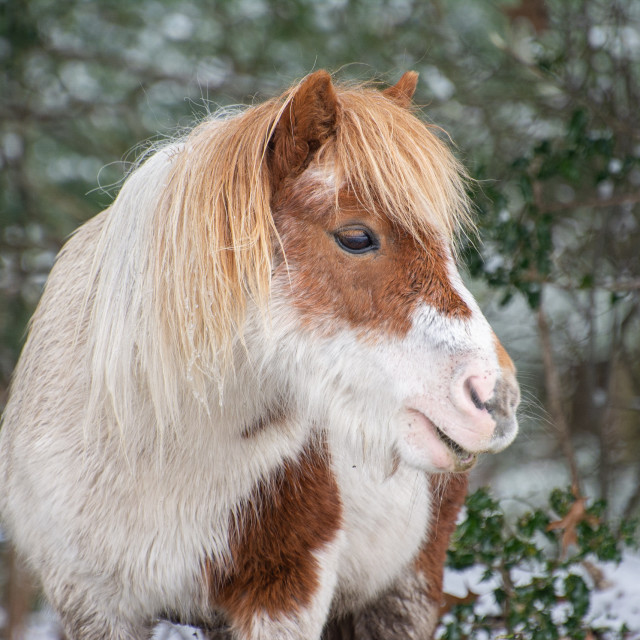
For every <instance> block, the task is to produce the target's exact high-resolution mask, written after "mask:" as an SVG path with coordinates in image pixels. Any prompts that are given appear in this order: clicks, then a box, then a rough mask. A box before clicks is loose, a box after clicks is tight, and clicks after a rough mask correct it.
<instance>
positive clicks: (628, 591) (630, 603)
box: [444, 552, 640, 640]
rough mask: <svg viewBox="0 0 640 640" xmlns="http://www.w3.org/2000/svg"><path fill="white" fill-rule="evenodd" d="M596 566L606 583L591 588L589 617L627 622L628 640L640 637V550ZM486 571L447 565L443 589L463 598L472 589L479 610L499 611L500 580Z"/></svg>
mask: <svg viewBox="0 0 640 640" xmlns="http://www.w3.org/2000/svg"><path fill="white" fill-rule="evenodd" d="M597 566H598V568H599V569H600V570H601V571H602V573H603V577H604V581H603V584H604V585H605V586H604V587H603V588H602V589H600V590H596V589H594V590H593V591H592V592H591V610H590V611H589V614H588V618H587V619H588V620H589V621H590V622H591V623H592V624H593V626H594V627H597V626H603V627H610V628H613V629H618V628H620V626H621V625H622V624H623V623H626V625H627V627H628V628H629V630H630V635H629V636H628V638H629V640H640V554H638V553H630V552H626V553H625V554H624V555H623V559H622V562H621V563H620V564H619V565H616V564H615V563H612V562H609V563H599V564H598V565H597ZM483 572H484V568H483V567H479V566H476V567H470V568H469V569H467V570H465V571H452V570H449V569H447V570H446V571H445V576H444V590H445V591H446V592H447V593H450V594H451V595H454V596H458V597H460V598H462V597H464V596H466V595H467V594H468V593H469V592H470V591H472V592H473V593H476V594H478V596H479V598H478V601H477V603H476V611H477V612H478V613H479V614H481V615H493V614H497V613H499V608H498V607H497V606H496V604H495V602H494V600H493V598H492V597H491V596H490V594H491V593H492V592H493V590H494V589H495V587H496V586H497V583H496V581H495V580H487V581H486V582H482V581H481V579H482V574H483ZM514 574H515V572H514ZM514 577H515V579H516V583H518V582H519V581H520V580H519V579H518V578H520V579H521V580H522V581H523V582H525V581H526V582H528V581H529V580H530V579H531V577H532V573H531V572H526V571H522V572H521V575H520V576H518V575H515V576H514ZM585 577H586V575H585ZM587 580H588V578H587ZM588 582H590V581H589V580H588ZM476 640H480V639H479V638H477V639H476Z"/></svg>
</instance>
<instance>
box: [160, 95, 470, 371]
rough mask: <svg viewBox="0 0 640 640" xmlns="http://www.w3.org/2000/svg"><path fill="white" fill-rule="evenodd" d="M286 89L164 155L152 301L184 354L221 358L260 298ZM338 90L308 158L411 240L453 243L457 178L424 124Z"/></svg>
mask: <svg viewBox="0 0 640 640" xmlns="http://www.w3.org/2000/svg"><path fill="white" fill-rule="evenodd" d="M296 89H297V87H293V88H292V89H290V90H289V91H287V92H286V93H285V94H283V95H282V96H280V97H279V98H276V99H273V100H270V101H268V102H265V103H263V104H260V105H257V106H253V107H249V108H247V109H246V110H245V111H244V112H242V113H240V114H239V115H235V116H233V117H230V118H226V119H222V120H221V119H217V118H215V117H214V118H213V119H211V120H208V121H206V122H203V123H202V124H201V125H200V126H198V127H197V128H196V129H194V131H193V132H192V133H191V135H190V136H189V137H188V138H187V139H186V141H185V143H184V149H183V150H182V152H181V153H180V154H179V155H178V157H177V158H176V159H175V160H174V162H173V166H172V169H171V175H170V179H169V181H168V184H167V186H166V189H165V191H164V195H163V200H162V204H161V206H160V209H161V211H162V218H163V219H162V222H161V224H159V225H158V227H157V236H156V240H155V244H156V256H157V257H158V259H159V262H158V264H157V272H156V273H157V276H156V300H157V305H158V307H157V310H158V311H159V312H162V313H163V314H166V318H167V320H168V321H169V322H170V323H171V325H172V326H171V328H170V333H171V335H173V336H180V338H181V342H182V349H183V353H184V354H185V356H186V357H187V358H190V357H192V355H193V350H194V349H195V351H196V352H197V353H209V354H213V353H215V354H216V356H217V357H223V358H224V357H226V356H227V355H229V354H228V348H229V347H230V345H232V343H233V340H234V338H236V337H237V336H239V335H241V333H242V327H243V324H244V317H245V312H246V308H247V304H248V302H249V301H253V302H255V303H256V304H257V305H258V307H260V308H264V307H265V306H266V302H267V300H268V298H269V292H270V284H271V283H270V280H271V270H272V256H273V245H274V242H276V243H277V242H278V240H277V231H276V228H275V225H274V222H273V217H272V211H271V202H270V201H271V196H272V184H271V182H270V176H269V167H268V162H267V154H268V146H269V140H270V138H271V135H272V133H273V131H274V128H275V126H276V124H277V122H278V120H279V118H280V117H281V115H282V113H283V111H284V110H285V108H286V106H287V104H288V102H289V101H290V100H291V99H292V98H293V96H294V95H295V92H296ZM336 93H337V96H338V109H339V111H338V118H337V130H336V135H335V136H333V137H332V138H330V139H329V140H328V141H327V142H326V143H325V144H324V145H323V146H322V147H321V148H320V150H319V151H318V154H317V155H316V162H318V163H320V164H323V163H326V164H327V165H329V166H331V168H332V170H333V172H334V173H335V175H336V178H337V184H338V185H344V186H346V187H351V188H352V189H353V191H354V192H355V193H357V194H358V196H359V197H360V199H361V200H362V204H363V206H364V207H365V208H366V209H367V210H369V211H384V212H385V213H386V214H387V215H389V216H390V217H391V218H392V220H394V221H395V222H397V223H398V224H400V225H401V226H402V227H404V228H405V229H406V230H407V231H408V232H409V233H411V234H412V235H414V236H415V237H416V238H417V239H418V240H420V239H421V238H423V237H430V236H433V235H438V236H440V237H444V238H446V239H447V240H448V241H449V242H451V243H452V245H453V244H455V238H456V235H457V233H458V231H459V230H460V229H462V228H465V227H468V226H470V224H471V223H470V216H469V204H468V200H467V197H466V193H465V183H466V174H465V172H464V169H463V168H462V166H461V165H460V163H459V162H458V161H457V160H456V159H455V157H454V156H453V155H452V153H451V152H450V151H449V149H448V148H447V146H446V145H445V144H444V143H443V142H442V141H441V140H440V139H439V138H438V136H437V135H436V134H435V133H434V131H433V130H434V127H431V126H428V125H426V124H425V123H424V122H422V121H420V120H419V119H418V118H417V117H416V116H415V115H414V114H413V113H412V112H411V110H409V109H406V108H404V107H401V106H399V105H396V104H395V103H394V102H393V101H392V100H390V99H389V98H388V97H386V96H385V95H384V94H383V93H382V92H380V91H378V90H376V89H374V88H369V87H347V86H342V87H341V86H337V87H336ZM332 195H337V194H330V193H328V194H327V197H331V196H332ZM185 327H192V328H193V331H192V332H185V330H184V329H185Z"/></svg>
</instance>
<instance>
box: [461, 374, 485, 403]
mask: <svg viewBox="0 0 640 640" xmlns="http://www.w3.org/2000/svg"><path fill="white" fill-rule="evenodd" d="M471 380H472V379H471V378H468V379H467V380H466V381H465V383H464V387H465V389H466V391H467V394H468V395H469V397H470V398H471V402H473V404H474V406H475V408H476V409H479V410H480V411H484V410H485V409H486V408H487V407H486V405H485V403H484V402H482V400H480V396H479V395H478V392H477V391H476V390H475V388H474V386H473V383H472V382H471Z"/></svg>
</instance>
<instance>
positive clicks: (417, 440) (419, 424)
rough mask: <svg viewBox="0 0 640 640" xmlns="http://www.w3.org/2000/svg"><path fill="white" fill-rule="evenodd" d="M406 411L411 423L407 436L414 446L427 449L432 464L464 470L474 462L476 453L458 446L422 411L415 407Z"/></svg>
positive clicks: (438, 466) (449, 468)
mask: <svg viewBox="0 0 640 640" xmlns="http://www.w3.org/2000/svg"><path fill="white" fill-rule="evenodd" d="M407 413H408V414H409V416H410V422H412V423H413V424H412V425H411V426H412V432H411V434H410V436H409V438H410V439H412V440H413V442H414V446H417V447H424V448H426V449H428V450H429V454H430V457H431V460H432V462H433V464H434V466H436V467H437V468H440V469H442V470H455V471H466V470H467V469H470V468H471V467H472V466H473V465H474V464H475V462H476V460H477V457H478V454H477V453H472V452H470V451H467V450H466V449H464V448H463V447H462V446H460V445H459V444H458V443H457V442H456V441H455V440H453V439H452V438H450V437H449V436H448V435H447V434H446V433H445V432H444V431H443V430H442V429H440V428H439V427H438V426H437V425H436V424H435V423H434V422H433V420H431V419H430V418H428V417H427V416H426V415H425V414H424V413H422V412H421V411H419V410H417V409H409V410H408V411H407ZM416 428H417V430H416Z"/></svg>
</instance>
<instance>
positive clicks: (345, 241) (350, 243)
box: [333, 227, 380, 253]
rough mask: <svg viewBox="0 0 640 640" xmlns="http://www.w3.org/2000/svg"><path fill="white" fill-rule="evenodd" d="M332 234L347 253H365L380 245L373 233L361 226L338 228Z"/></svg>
mask: <svg viewBox="0 0 640 640" xmlns="http://www.w3.org/2000/svg"><path fill="white" fill-rule="evenodd" d="M333 235H334V238H335V239H336V242H337V243H338V246H339V247H340V248H341V249H344V250H345V251H348V252H349V253H367V252H368V251H375V250H376V249H378V248H379V246H380V245H379V243H378V239H377V238H376V236H375V235H374V233H373V232H372V231H369V229H365V228H362V227H353V228H347V229H340V230H339V231H336V232H335V233H334V234H333Z"/></svg>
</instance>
